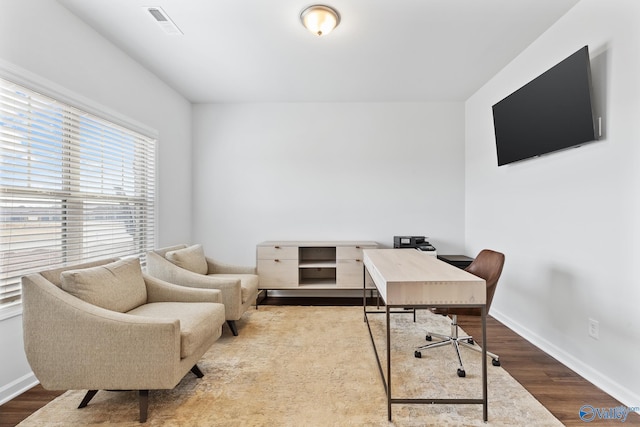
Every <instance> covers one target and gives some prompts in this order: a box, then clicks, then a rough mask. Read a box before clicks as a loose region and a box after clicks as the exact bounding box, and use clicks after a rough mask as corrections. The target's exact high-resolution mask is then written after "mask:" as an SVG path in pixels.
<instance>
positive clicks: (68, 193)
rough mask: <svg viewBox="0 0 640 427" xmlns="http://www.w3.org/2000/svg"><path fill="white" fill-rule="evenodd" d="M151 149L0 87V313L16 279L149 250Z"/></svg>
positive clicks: (16, 293)
mask: <svg viewBox="0 0 640 427" xmlns="http://www.w3.org/2000/svg"><path fill="white" fill-rule="evenodd" d="M155 147H156V140H155V139H153V138H149V137H146V136H144V135H141V134H139V133H137V132H134V131H132V130H129V129H126V128H125V127H122V126H119V125H116V124H114V123H111V122H109V121H107V120H104V119H101V118H99V117H96V116H93V115H91V114H89V113H86V112H83V111H81V110H79V109H77V108H74V107H72V106H70V105H65V104H64V103H62V102H59V101H56V100H54V99H51V98H48V97H46V96H43V95H40V94H38V93H36V92H33V91H31V90H29V89H26V88H24V87H22V86H20V85H17V84H14V83H11V82H9V81H7V80H4V79H0V150H1V151H0V264H1V266H2V270H1V272H0V310H2V309H4V308H7V307H11V306H18V305H19V304H20V291H21V284H20V278H21V277H22V276H23V275H25V274H29V273H32V272H36V271H40V270H43V269H46V268H55V267H59V266H63V265H68V264H74V263H79V262H86V261H92V260H97V259H101V258H107V257H111V256H117V257H129V256H136V257H140V258H141V261H143V262H144V257H145V254H146V252H147V251H148V250H150V249H152V248H153V246H154V234H155V233H154V224H155V220H154V213H155Z"/></svg>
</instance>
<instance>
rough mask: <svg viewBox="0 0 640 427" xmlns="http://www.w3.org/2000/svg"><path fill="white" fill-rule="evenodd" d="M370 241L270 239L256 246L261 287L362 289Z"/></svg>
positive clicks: (375, 244) (372, 243)
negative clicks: (366, 250)
mask: <svg viewBox="0 0 640 427" xmlns="http://www.w3.org/2000/svg"><path fill="white" fill-rule="evenodd" d="M377 247H378V244H377V243H376V242H370V241H269V242H263V243H260V244H259V245H258V246H257V248H256V254H257V255H256V256H257V263H256V264H257V266H258V275H259V276H260V289H362V282H363V274H364V268H363V264H362V250H363V249H375V248H377Z"/></svg>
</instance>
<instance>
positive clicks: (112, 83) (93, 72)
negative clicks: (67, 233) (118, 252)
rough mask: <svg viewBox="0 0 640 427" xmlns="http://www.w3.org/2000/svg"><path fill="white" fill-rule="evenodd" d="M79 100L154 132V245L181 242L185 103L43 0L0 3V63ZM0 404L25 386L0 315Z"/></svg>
mask: <svg viewBox="0 0 640 427" xmlns="http://www.w3.org/2000/svg"><path fill="white" fill-rule="evenodd" d="M3 64H4V66H6V65H8V64H10V65H11V68H12V69H14V70H16V69H18V70H19V69H24V70H26V73H27V74H32V73H33V74H34V75H35V76H36V77H37V78H38V79H39V80H40V81H41V82H44V83H45V85H46V83H48V82H51V84H52V85H53V86H56V87H58V88H61V89H62V90H63V91H68V92H70V93H73V94H74V95H79V97H81V98H86V99H89V100H91V101H92V102H94V103H97V104H99V105H100V106H104V107H106V108H107V109H108V110H111V111H113V112H115V113H117V114H120V115H123V116H125V117H127V118H129V119H131V120H133V121H135V122H138V123H141V124H142V125H144V126H145V127H148V128H151V129H155V130H156V131H157V133H158V135H159V155H158V157H159V172H158V175H159V183H158V188H159V206H158V216H159V223H158V229H159V233H158V243H159V244H164V243H169V242H173V241H180V240H188V239H189V238H190V224H189V221H190V218H191V210H190V208H191V193H190V188H191V173H190V163H191V104H190V103H189V102H187V101H186V100H185V99H184V98H183V97H182V96H180V95H179V94H177V93H176V92H175V91H173V90H172V89H170V88H169V87H167V86H166V85H165V84H164V83H162V82H161V81H160V80H159V79H157V78H156V77H155V76H153V75H152V74H150V73H149V72H148V71H146V70H145V69H143V68H142V67H141V66H140V65H139V64H137V63H136V62H135V61H133V60H132V59H130V58H129V57H127V56H126V55H125V54H124V53H122V52H121V51H120V50H119V49H117V48H116V47H115V46H113V45H112V44H110V43H109V42H107V41H106V40H105V39H103V38H102V37H101V36H100V35H98V34H97V33H96V32H95V31H93V30H92V29H91V28H89V27H87V26H86V25H85V24H84V23H82V22H81V21H80V20H78V19H77V18H76V17H75V16H73V15H71V14H70V13H69V12H68V11H67V10H66V9H64V8H63V7H62V6H60V5H59V4H58V3H57V2H54V1H50V0H29V1H24V0H3V1H1V2H0V66H2V65H3ZM0 339H1V340H2V344H1V345H0V402H3V401H4V400H6V399H8V398H10V397H11V396H12V395H13V394H15V393H16V392H18V391H20V390H21V389H23V388H24V387H27V386H28V385H31V384H32V382H33V380H34V379H33V377H32V376H31V373H30V369H29V367H28V364H27V363H26V360H25V357H24V354H23V350H22V330H21V316H19V315H18V316H16V317H11V318H9V319H0Z"/></svg>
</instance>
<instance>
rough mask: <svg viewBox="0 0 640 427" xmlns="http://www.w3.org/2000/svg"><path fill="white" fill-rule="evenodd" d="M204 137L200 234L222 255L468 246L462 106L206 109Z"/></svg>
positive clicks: (197, 134)
mask: <svg viewBox="0 0 640 427" xmlns="http://www.w3.org/2000/svg"><path fill="white" fill-rule="evenodd" d="M193 135H194V147H193V173H194V176H193V182H194V189H193V201H194V205H193V213H194V218H193V219H194V220H193V231H192V235H193V236H194V239H196V240H198V241H200V242H202V243H203V244H204V247H205V250H206V251H207V252H208V253H210V254H212V255H214V256H217V257H220V258H222V259H224V260H227V261H229V262H239V263H246V264H250V265H254V264H255V245H256V244H257V243H259V242H261V241H264V240H352V239H358V240H374V241H377V242H379V243H381V244H383V245H387V246H392V244H393V236H394V235H404V234H409V235H426V236H428V237H430V238H431V242H432V243H433V244H434V245H435V246H436V248H437V249H438V250H439V251H440V252H448V253H452V252H455V253H457V252H459V251H460V250H462V249H463V247H464V241H463V236H464V231H463V225H464V217H463V215H464V164H463V161H464V139H463V138H464V106H463V104H462V103H433V104H422V103H406V104H405V103H398V104H376V103H337V104H336V103H306V104H305V103H302V104H295V103H294V104H231V105H217V104H206V105H197V106H194V109H193Z"/></svg>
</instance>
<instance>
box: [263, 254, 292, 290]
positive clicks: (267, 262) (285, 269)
mask: <svg viewBox="0 0 640 427" xmlns="http://www.w3.org/2000/svg"><path fill="white" fill-rule="evenodd" d="M258 275H259V276H260V288H261V289H279V288H292V287H297V286H298V261H297V260H291V259H258Z"/></svg>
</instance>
